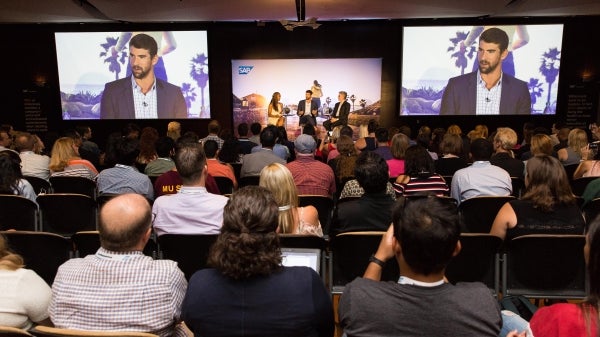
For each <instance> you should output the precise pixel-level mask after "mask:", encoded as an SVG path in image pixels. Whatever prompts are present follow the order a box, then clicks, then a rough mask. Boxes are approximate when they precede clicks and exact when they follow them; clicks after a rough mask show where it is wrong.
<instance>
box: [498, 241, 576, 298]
mask: <svg viewBox="0 0 600 337" xmlns="http://www.w3.org/2000/svg"><path fill="white" fill-rule="evenodd" d="M584 245H585V235H567V234H563V235H553V234H531V235H523V236H519V237H516V238H514V239H512V240H510V242H508V243H507V246H506V250H505V253H504V254H503V261H504V262H503V264H502V296H503V297H505V296H511V295H522V296H525V297H528V298H537V299H541V298H550V299H582V298H584V297H585V296H586V290H587V275H586V267H585V262H584V259H583V246H584Z"/></svg>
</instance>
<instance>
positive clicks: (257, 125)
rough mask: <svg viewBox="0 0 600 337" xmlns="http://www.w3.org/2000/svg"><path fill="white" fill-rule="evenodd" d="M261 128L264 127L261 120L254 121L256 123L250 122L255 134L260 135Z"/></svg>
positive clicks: (251, 129)
mask: <svg viewBox="0 0 600 337" xmlns="http://www.w3.org/2000/svg"><path fill="white" fill-rule="evenodd" d="M261 129H262V126H261V125H260V123H259V122H254V123H252V124H250V131H251V132H252V134H253V135H258V134H259V133H260V130H261Z"/></svg>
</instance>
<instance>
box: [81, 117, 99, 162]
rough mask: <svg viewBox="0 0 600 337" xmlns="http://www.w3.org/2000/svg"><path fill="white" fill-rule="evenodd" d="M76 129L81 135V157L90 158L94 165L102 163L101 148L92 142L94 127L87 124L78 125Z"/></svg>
mask: <svg viewBox="0 0 600 337" xmlns="http://www.w3.org/2000/svg"><path fill="white" fill-rule="evenodd" d="M75 131H77V133H78V134H79V135H80V136H81V146H80V147H79V154H80V155H81V158H84V159H88V160H89V161H90V162H91V163H92V164H94V166H97V165H98V164H99V163H100V148H99V147H98V144H96V143H94V142H92V141H91V140H90V139H92V128H90V127H89V126H87V125H78V126H77V127H75Z"/></svg>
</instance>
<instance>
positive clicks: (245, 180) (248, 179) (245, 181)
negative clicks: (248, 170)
mask: <svg viewBox="0 0 600 337" xmlns="http://www.w3.org/2000/svg"><path fill="white" fill-rule="evenodd" d="M259 181H260V176H245V177H241V178H240V180H238V186H239V187H244V186H249V185H254V186H258V183H259Z"/></svg>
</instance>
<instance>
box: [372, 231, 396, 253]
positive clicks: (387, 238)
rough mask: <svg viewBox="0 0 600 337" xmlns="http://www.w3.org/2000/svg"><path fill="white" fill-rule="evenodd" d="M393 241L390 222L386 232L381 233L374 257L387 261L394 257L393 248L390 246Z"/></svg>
mask: <svg viewBox="0 0 600 337" xmlns="http://www.w3.org/2000/svg"><path fill="white" fill-rule="evenodd" d="M393 241H394V225H393V224H391V225H390V227H389V228H388V230H387V232H385V234H383V237H382V238H381V242H379V247H378V248H377V252H376V253H375V257H376V258H378V259H380V260H381V261H388V260H389V259H391V258H393V257H394V248H393V247H392V242H393Z"/></svg>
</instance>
